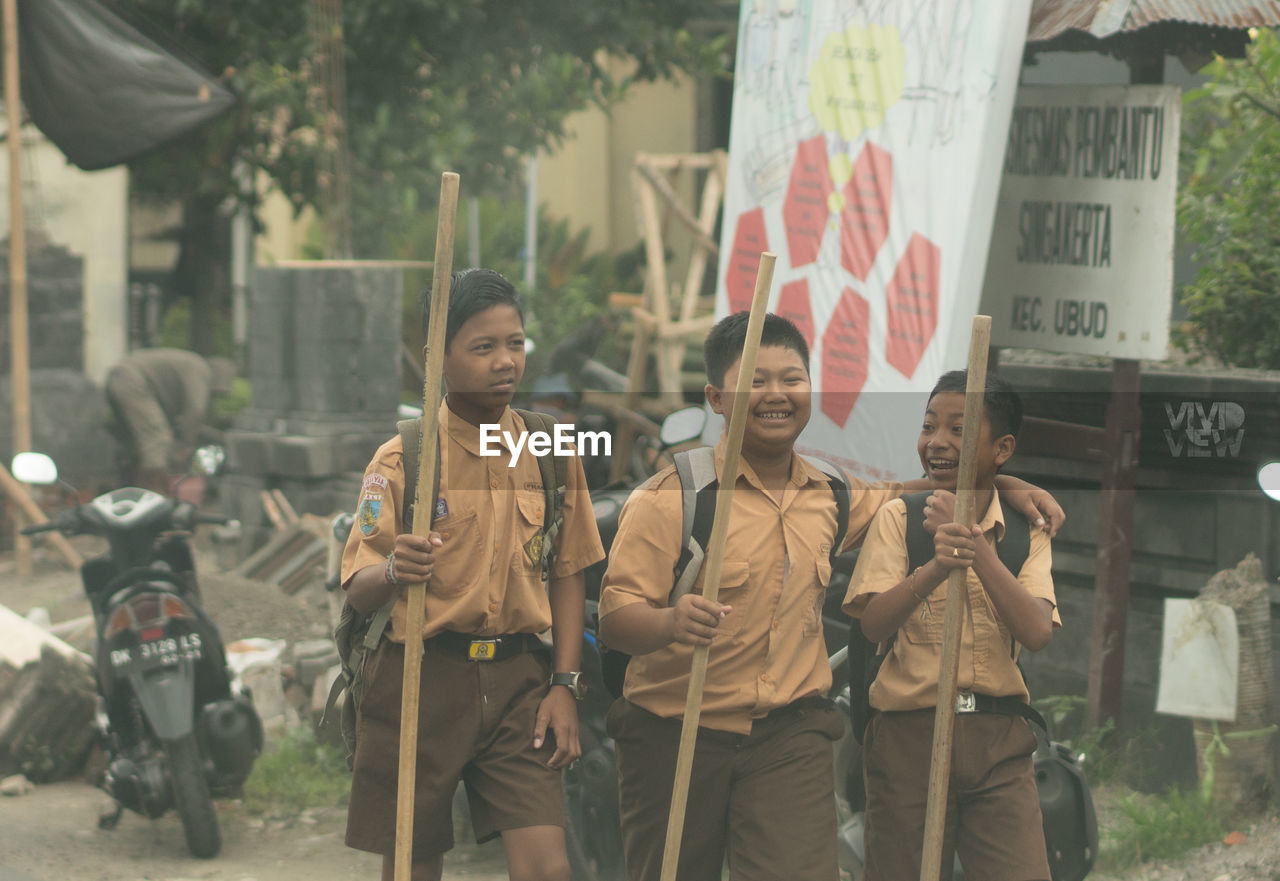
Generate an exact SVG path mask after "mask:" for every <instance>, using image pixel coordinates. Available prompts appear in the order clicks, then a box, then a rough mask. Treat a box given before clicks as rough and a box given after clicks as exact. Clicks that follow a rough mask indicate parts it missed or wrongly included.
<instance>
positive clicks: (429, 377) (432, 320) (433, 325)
mask: <svg viewBox="0 0 1280 881" xmlns="http://www.w3.org/2000/svg"><path fill="white" fill-rule="evenodd" d="M457 213H458V175H456V174H454V173H453V172H452V171H446V172H445V173H444V174H443V175H442V177H441V181H440V211H439V220H438V222H437V224H436V258H435V262H434V263H433V264H432V267H431V275H432V279H431V310H430V312H429V313H428V315H429V317H428V322H427V363H426V371H425V379H424V380H423V384H422V441H421V443H420V444H419V449H420V456H421V458H420V459H419V464H418V488H417V495H416V496H415V498H414V505H413V525H412V531H413V534H414V535H420V536H423V537H426V536H427V535H428V534H429V533H430V532H431V518H432V515H433V514H434V513H435V509H436V500H435V499H433V498H429V496H430V495H431V494H432V492H433V491H434V487H436V486H437V485H438V482H437V477H438V475H437V474H436V467H437V465H438V461H439V460H438V459H437V457H436V448H437V447H438V446H439V435H438V433H437V431H438V428H439V422H440V396H441V391H442V387H443V373H444V338H445V325H446V324H447V321H448V315H449V281H450V277H451V276H452V275H453V230H454V219H455V217H456V216H457ZM405 525H408V524H405ZM405 590H406V591H407V595H408V599H409V607H408V609H407V612H406V616H405V640H404V685H403V691H402V692H401V695H400V764H399V778H398V788H397V790H396V857H395V881H409V876H410V871H411V867H412V865H413V795H414V781H415V779H416V775H417V764H418V687H419V685H420V683H421V682H422V627H423V624H424V622H425V619H426V606H427V585H426V584H425V583H424V584H410V585H408V586H407V587H406V588H405Z"/></svg>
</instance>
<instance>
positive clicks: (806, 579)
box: [600, 441, 902, 734]
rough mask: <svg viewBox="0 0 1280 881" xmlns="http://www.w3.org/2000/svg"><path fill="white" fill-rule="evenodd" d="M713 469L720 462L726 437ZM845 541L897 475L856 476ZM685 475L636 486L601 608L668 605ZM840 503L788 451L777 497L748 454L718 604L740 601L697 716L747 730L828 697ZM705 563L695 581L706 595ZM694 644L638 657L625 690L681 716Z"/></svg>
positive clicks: (890, 493)
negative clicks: (826, 631)
mask: <svg viewBox="0 0 1280 881" xmlns="http://www.w3.org/2000/svg"><path fill="white" fill-rule="evenodd" d="M715 462H716V471H717V472H719V471H720V469H721V468H722V467H723V465H724V444H723V441H722V442H721V444H720V445H718V446H717V447H716V453H715ZM849 481H850V488H851V492H850V500H849V507H850V511H849V528H848V532H847V537H846V541H845V546H846V547H847V546H852V545H855V544H857V542H858V541H860V540H861V539H862V536H863V534H864V533H865V532H866V529H867V526H868V525H869V524H870V523H871V519H872V517H873V516H874V514H875V512H876V509H877V508H879V507H880V505H881V504H883V503H884V502H886V501H888V500H889V499H892V498H896V497H897V496H899V495H901V493H902V487H901V485H900V484H876V485H874V486H870V485H868V484H865V483H863V482H862V481H859V480H857V479H856V478H849ZM680 526H681V489H680V478H679V477H678V476H677V475H676V472H675V469H674V468H669V469H667V470H665V471H663V472H661V473H659V474H658V475H656V476H655V477H653V478H651V479H650V480H649V481H648V482H647V483H645V484H644V485H642V486H640V487H639V488H637V489H636V491H635V492H634V493H632V495H631V498H629V499H628V500H627V503H626V505H625V506H624V507H623V510H622V514H621V517H620V519H619V523H618V535H617V537H616V538H615V539H614V542H613V546H612V548H611V549H610V555H609V569H608V571H607V572H606V573H605V578H604V587H603V590H602V593H601V599H600V615H601V617H604V616H606V615H608V614H610V613H611V612H614V611H616V610H617V609H620V608H622V607H623V606H626V605H629V604H631V603H648V604H649V605H650V606H653V607H655V608H663V607H665V606H666V605H667V598H668V595H669V594H670V592H671V586H672V583H673V572H674V569H675V565H676V561H677V559H678V558H679V556H680ZM835 531H836V506H835V501H834V499H833V497H832V493H831V489H830V485H829V482H828V479H827V476H826V475H825V474H823V473H822V471H821V470H819V469H818V468H816V467H815V466H813V465H812V464H810V463H809V462H807V461H805V460H804V459H803V458H802V457H800V456H798V455H795V454H793V456H792V463H791V478H790V480H789V481H788V482H787V485H786V487H785V489H784V491H783V494H782V499H781V502H778V501H775V500H774V499H773V497H772V496H770V495H769V493H768V492H766V491H765V489H764V487H763V486H762V484H761V483H760V480H759V478H758V477H757V476H756V474H755V472H754V471H753V470H752V468H751V466H750V465H749V464H747V463H746V462H745V461H744V462H743V463H742V466H741V473H740V474H739V476H738V481H737V483H736V484H735V486H734V493H733V514H732V516H731V517H730V519H729V534H728V538H727V540H726V544H725V556H724V565H723V567H722V571H721V580H720V590H719V595H718V599H719V602H721V603H724V604H726V605H730V606H732V607H733V611H732V612H730V614H729V615H728V617H726V618H725V619H724V620H722V621H721V622H720V624H719V626H718V627H717V635H716V637H715V640H714V642H713V643H712V645H711V653H710V656H709V662H708V668H707V681H706V690H705V692H704V694H703V700H702V715H701V724H702V725H704V726H706V727H708V728H714V729H719V730H723V731H730V732H735V733H740V734H745V733H749V732H750V731H751V723H752V720H753V719H758V718H761V717H763V716H765V715H767V714H768V713H769V712H770V711H771V710H774V709H777V708H779V707H783V706H786V705H787V704H789V703H791V702H792V701H795V700H796V699H798V698H801V697H806V696H810V695H822V694H826V692H827V691H828V689H829V688H830V687H831V670H830V667H829V665H828V663H827V652H826V644H825V642H824V641H823V630H822V605H823V600H824V598H825V596H826V589H827V584H828V582H829V581H830V579H831V561H830V553H831V544H832V542H833V541H834V540H835ZM705 576H706V571H705V569H704V570H703V572H702V573H701V574H700V575H699V576H698V580H697V582H696V583H695V585H694V590H695V591H696V592H701V591H702V587H703V581H704V579H705ZM692 662H693V649H692V647H691V646H687V645H681V644H679V643H672V644H671V645H669V646H666V647H665V648H662V649H659V650H658V651H655V652H651V653H649V654H647V655H638V656H635V657H633V658H632V659H631V662H630V664H629V665H628V667H627V678H626V683H625V685H624V690H623V694H624V695H625V696H626V698H627V699H628V700H630V701H631V702H632V703H634V704H637V705H639V706H641V707H643V708H644V709H646V710H648V711H649V712H651V713H655V714H656V715H659V716H664V717H668V718H672V717H678V716H681V715H682V714H683V713H684V705H685V697H686V695H687V693H688V689H689V675H690V670H691V669H692Z"/></svg>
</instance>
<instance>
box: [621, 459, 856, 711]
mask: <svg viewBox="0 0 1280 881" xmlns="http://www.w3.org/2000/svg"><path fill="white" fill-rule="evenodd" d="M672 458H673V459H674V460H675V465H676V475H677V476H678V477H679V478H680V496H681V517H680V524H681V538H680V557H679V558H678V559H677V560H676V565H675V569H674V570H673V571H672V573H671V575H672V578H671V592H670V593H669V594H668V595H667V604H668V605H675V602H676V600H678V599H680V597H682V596H684V595H685V594H687V593H689V591H691V590H693V585H694V582H696V581H697V580H698V573H699V572H701V571H702V564H703V562H704V561H705V559H706V549H707V542H708V541H709V540H710V538H711V527H712V524H713V523H714V522H715V519H716V492H717V490H718V489H719V488H720V480H719V479H718V478H717V477H716V462H715V450H714V448H713V447H696V448H694V449H692V450H684V451H682V452H679V453H676V454H675V455H674V456H673V457H672ZM803 458H805V459H806V460H807V461H808V462H809V464H811V465H813V466H815V467H817V468H818V469H819V470H821V471H822V473H823V474H825V475H826V477H827V483H828V485H829V486H830V488H831V494H832V495H833V496H834V497H835V503H836V535H835V539H834V540H833V541H832V544H831V560H832V564H833V565H834V563H835V559H836V557H837V556H838V554H839V550H840V546H841V545H842V544H844V537H845V533H846V532H847V531H848V529H849V481H848V480H847V479H846V478H845V476H844V472H842V471H841V470H840V469H839V468H837V467H836V466H835V465H832V464H831V463H830V462H826V461H824V460H822V459H816V458H813V457H810V456H805V457H803ZM630 660H631V656H630V655H628V654H626V653H625V652H620V651H616V650H614V649H610V648H608V647H607V646H604V645H603V644H601V651H600V664H601V668H602V673H603V676H604V683H605V687H606V688H608V690H609V693H610V694H612V695H613V696H614V697H621V695H622V684H623V680H624V678H625V676H626V672H627V663H628V662H629V661H630Z"/></svg>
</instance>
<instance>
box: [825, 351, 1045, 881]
mask: <svg viewBox="0 0 1280 881" xmlns="http://www.w3.org/2000/svg"><path fill="white" fill-rule="evenodd" d="M966 380H967V377H966V374H965V372H964V371H954V372H952V373H948V374H945V375H944V376H943V377H942V378H941V379H939V380H938V383H937V385H936V386H935V387H934V389H933V391H932V393H931V394H930V395H929V402H928V404H927V405H926V408H925V415H924V421H923V425H922V427H921V429H920V436H919V439H918V441H917V450H918V452H919V455H920V464H921V465H922V466H924V469H925V473H926V474H927V475H928V477H929V481H930V483H931V484H932V487H933V490H934V493H933V495H932V496H931V497H930V504H931V506H933V507H940V508H942V510H941V511H940V512H939V517H940V519H942V520H950V519H951V511H952V509H953V507H954V496H953V495H952V493H954V491H955V488H956V481H957V477H958V470H959V462H960V440H961V434H962V431H963V428H964V425H963V422H964V402H965V387H966ZM1021 422H1022V404H1021V401H1020V400H1019V398H1018V396H1017V394H1016V393H1015V392H1014V391H1013V389H1012V388H1011V387H1010V386H1009V384H1008V383H1007V382H1005V381H1004V380H1002V379H1001V378H1000V377H998V376H995V375H988V377H987V387H986V392H985V396H984V406H983V418H982V426H981V431H980V434H979V436H978V446H977V463H976V471H975V475H976V476H975V481H974V487H975V498H974V511H975V512H976V513H977V515H978V521H977V523H976V525H974V526H973V527H972V528H967V527H965V526H962V525H961V524H958V523H944V524H943V525H940V526H939V527H938V529H937V531H936V533H935V534H934V538H933V542H932V544H933V556H932V557H931V558H930V559H928V561H927V562H925V563H923V564H922V565H918V566H916V567H915V568H914V569H913V568H912V566H911V563H910V562H909V554H908V551H907V548H908V546H909V541H908V538H907V530H908V528H909V527H908V524H907V513H906V512H907V509H906V506H905V505H904V504H903V502H902V501H895V502H893V503H891V504H889V505H886V506H885V507H884V508H883V509H882V510H881V511H880V513H879V514H877V515H876V518H875V521H874V522H873V523H872V524H871V529H870V531H869V532H868V534H867V539H866V541H865V542H864V544H863V547H862V553H861V555H860V556H859V558H858V565H857V568H856V569H855V570H854V574H853V579H852V580H851V582H850V585H849V593H848V595H847V596H846V598H845V603H844V609H845V611H846V612H848V613H849V614H850V615H852V616H854V617H855V618H860V619H861V626H862V630H863V633H864V634H865V635H866V637H867V639H869V640H871V641H872V642H877V643H881V644H883V643H885V642H891V648H890V649H889V651H888V653H887V655H886V656H885V659H884V661H883V663H882V665H881V667H880V670H879V673H878V675H877V676H876V680H875V682H874V683H873V684H872V685H871V690H870V693H869V695H868V697H869V700H870V703H871V707H872V709H873V711H874V712H873V714H872V717H871V720H870V722H869V723H868V725H867V729H866V734H865V736H864V741H863V765H864V770H865V775H866V786H867V813H866V878H867V879H868V881H890V879H893V881H896V879H901V878H918V877H919V875H920V861H921V849H922V845H923V840H924V814H925V807H926V803H927V795H928V785H929V762H930V756H931V753H932V743H933V722H934V707H935V705H936V702H937V689H938V670H939V665H940V660H941V652H942V630H943V628H942V622H943V617H944V614H945V609H946V604H947V603H948V602H950V601H951V597H949V596H948V594H947V576H948V573H949V572H951V571H952V570H954V569H963V570H966V576H965V595H964V597H963V600H964V602H965V603H966V605H967V607H968V613H967V614H965V615H964V616H963V617H962V622H963V623H962V629H961V642H960V663H959V675H958V679H957V688H958V690H959V692H960V694H961V697H962V699H961V700H959V701H957V710H956V713H957V715H956V720H955V738H954V748H953V758H952V770H951V780H950V786H949V793H948V802H949V803H948V807H947V826H946V832H945V835H944V842H943V856H942V865H943V866H944V867H946V871H944V875H946V876H947V877H949V876H950V871H949V870H950V866H951V864H952V853H953V852H955V851H957V850H958V852H959V855H960V862H961V865H963V866H964V870H965V875H966V876H967V877H970V878H984V879H993V881H1048V879H1049V865H1048V861H1047V859H1046V855H1045V844H1044V829H1043V825H1042V820H1041V816H1040V800H1039V795H1038V793H1037V790H1036V782H1035V774H1034V770H1033V768H1032V762H1031V754H1032V752H1033V751H1034V750H1035V745H1036V741H1035V737H1034V735H1033V734H1032V732H1031V730H1030V728H1029V726H1028V724H1027V722H1026V721H1025V718H1026V714H1025V707H1026V702H1027V700H1028V695H1027V688H1026V685H1025V684H1024V683H1023V681H1022V674H1021V672H1020V671H1019V669H1018V667H1017V657H1018V651H1019V647H1025V648H1028V649H1030V650H1031V651H1038V650H1039V649H1041V648H1043V647H1044V646H1045V645H1047V644H1048V642H1049V640H1050V638H1051V637H1052V636H1053V630H1054V628H1056V627H1059V626H1061V621H1060V620H1059V618H1058V613H1057V609H1056V601H1055V598H1054V592H1053V580H1052V576H1051V574H1050V566H1051V559H1050V551H1049V537H1048V536H1046V535H1045V534H1044V533H1042V532H1041V531H1040V530H1034V529H1033V530H1030V540H1029V545H1028V546H1027V549H1026V557H1025V561H1024V562H1022V563H1021V565H1020V566H1019V567H1018V572H1017V573H1016V574H1015V573H1013V572H1011V571H1010V570H1009V569H1008V568H1006V566H1005V564H1004V562H1002V560H1001V558H1000V556H999V555H998V553H997V550H996V547H997V543H998V542H1000V541H1003V540H1004V537H1005V535H1006V533H1007V530H1006V523H1007V519H1006V518H1007V517H1014V516H1017V515H1016V514H1015V513H1012V512H1010V513H1008V514H1006V512H1005V511H1004V510H1003V509H1002V508H1001V504H1000V501H1001V500H1000V498H999V497H998V496H997V494H996V493H995V492H994V486H995V480H996V474H997V472H998V471H999V470H1000V468H1001V466H1003V465H1004V464H1005V463H1006V462H1008V461H1009V457H1010V456H1012V455H1013V450H1014V447H1015V445H1016V436H1017V433H1018V428H1019V427H1020V425H1021Z"/></svg>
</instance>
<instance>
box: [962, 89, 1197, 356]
mask: <svg viewBox="0 0 1280 881" xmlns="http://www.w3.org/2000/svg"><path fill="white" fill-rule="evenodd" d="M1180 95H1181V93H1180V91H1179V89H1178V87H1177V86H1090V87H1082V86H1072V87H1067V88H1054V87H1026V88H1022V89H1019V90H1018V97H1017V102H1016V104H1015V107H1014V111H1013V121H1012V123H1011V124H1010V126H1009V142H1008V146H1007V148H1006V150H1005V164H1004V180H1003V181H1002V182H1001V184H1000V201H999V207H998V208H997V210H996V222H995V229H994V231H993V233H992V235H991V253H990V256H989V257H988V258H987V283H986V288H985V290H984V291H983V295H982V306H983V310H984V311H987V310H989V314H990V315H991V316H992V327H991V339H992V343H993V344H994V345H1000V346H1024V347H1028V348H1036V349H1050V350H1052V351H1056V352H1074V353H1081V354H1088V355H1107V356H1110V357H1112V358H1153V359H1157V360H1159V359H1161V358H1164V357H1166V356H1167V355H1168V343H1169V303H1170V299H1171V297H1172V293H1173V234H1174V207H1175V206H1174V202H1175V199H1176V197H1177V183H1178V131H1179V122H1180V119H1181V109H1182V105H1181V101H1180Z"/></svg>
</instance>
